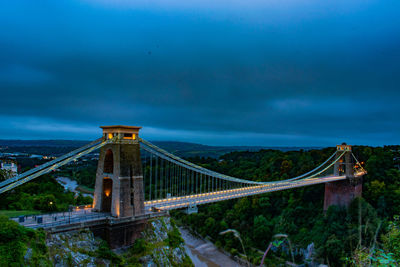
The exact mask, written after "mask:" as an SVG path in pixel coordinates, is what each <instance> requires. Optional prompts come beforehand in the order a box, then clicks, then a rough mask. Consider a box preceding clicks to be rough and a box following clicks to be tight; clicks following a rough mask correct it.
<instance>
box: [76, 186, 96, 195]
mask: <svg viewBox="0 0 400 267" xmlns="http://www.w3.org/2000/svg"><path fill="white" fill-rule="evenodd" d="M76 190H77V191H79V192H82V193H86V194H93V193H94V189H93V188H89V187H87V186H84V185H80V186H78V187H77V188H76Z"/></svg>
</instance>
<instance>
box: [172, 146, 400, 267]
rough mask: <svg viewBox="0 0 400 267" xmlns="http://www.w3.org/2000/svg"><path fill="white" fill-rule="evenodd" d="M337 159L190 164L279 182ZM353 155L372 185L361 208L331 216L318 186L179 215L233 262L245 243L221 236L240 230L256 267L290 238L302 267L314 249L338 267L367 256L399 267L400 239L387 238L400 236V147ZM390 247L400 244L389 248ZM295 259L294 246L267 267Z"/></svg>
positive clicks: (317, 155) (308, 155)
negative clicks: (281, 236)
mask: <svg viewBox="0 0 400 267" xmlns="http://www.w3.org/2000/svg"><path fill="white" fill-rule="evenodd" d="M333 151H334V149H333V148H331V149H323V150H311V151H292V152H281V151H274V150H263V151H260V152H232V153H229V154H226V155H224V156H222V157H221V158H220V159H219V160H214V159H212V158H192V159H190V160H191V161H194V162H197V163H199V164H201V165H202V166H204V167H206V168H210V169H213V170H216V171H218V172H221V173H225V174H228V175H231V176H236V177H243V178H246V179H252V180H257V181H272V180H278V179H286V178H289V177H294V176H297V175H300V174H302V173H305V172H307V171H309V170H311V169H312V168H313V167H315V166H317V165H318V164H319V163H321V162H322V161H324V160H325V159H326V158H327V157H329V155H330V154H331V153H333ZM353 152H354V154H355V155H356V157H357V158H358V159H359V160H360V161H361V162H364V166H365V167H366V169H367V170H368V175H367V176H365V177H364V185H363V198H361V199H356V200H355V201H353V203H352V204H351V205H350V207H349V208H348V209H344V208H339V207H331V208H330V209H329V210H328V211H327V213H326V214H324V213H323V211H322V207H323V197H324V185H314V186H310V187H305V188H298V189H292V190H288V191H282V192H274V193H269V194H264V195H260V196H254V197H248V198H242V199H237V200H230V201H223V202H219V203H215V204H211V205H207V206H200V207H199V213H198V214H192V215H183V214H182V213H177V214H176V216H177V217H178V218H179V219H180V220H181V221H183V222H184V223H185V224H187V225H189V226H190V227H191V228H192V229H193V230H195V231H197V232H198V233H199V234H200V235H202V236H209V237H210V238H211V239H212V240H213V241H214V242H215V243H216V244H217V245H218V246H221V247H223V248H224V249H226V250H227V251H229V252H231V253H233V254H239V253H242V249H241V247H240V243H239V242H238V241H237V239H236V238H235V237H234V236H233V235H223V236H221V235H219V233H220V232H221V231H223V230H226V229H228V228H233V229H236V230H237V231H239V232H240V234H241V237H242V239H243V241H244V244H245V247H246V251H247V253H248V254H249V256H250V259H251V261H253V262H254V263H255V264H259V263H260V259H261V256H262V253H261V251H262V252H263V251H264V250H265V249H266V248H267V246H268V244H269V243H270V242H271V241H272V240H273V239H274V237H273V236H274V235H275V234H278V233H285V234H287V235H288V236H289V239H290V240H291V243H292V244H293V246H294V252H295V253H294V254H295V261H296V262H297V263H299V262H302V261H303V257H302V255H301V254H304V253H300V250H299V248H306V247H307V245H309V244H311V243H314V245H315V248H316V252H315V255H314V257H313V259H317V260H318V261H319V262H325V263H329V264H330V265H331V266H342V265H344V264H354V265H356V259H357V257H359V256H360V255H361V253H360V251H367V250H368V253H367V258H369V259H370V260H371V262H372V261H375V263H374V264H376V265H379V264H380V263H379V262H380V260H382V259H385V257H386V258H387V257H392V258H393V260H394V261H397V264H399V263H400V258H399V255H397V254H396V253H395V250H396V248H397V247H396V246H397V245H399V242H398V236H397V239H396V233H398V232H394V233H391V234H390V237H386V239H385V237H384V236H386V235H387V234H388V233H390V231H398V225H397V224H396V225H395V226H393V225H394V224H393V223H392V224H389V221H390V220H391V219H392V218H393V216H394V215H395V214H400V203H399V201H400V171H399V165H398V164H399V163H398V159H399V147H384V148H380V147H378V148H371V147H354V148H353ZM388 225H391V228H390V227H388ZM393 229H397V230H393ZM388 239H391V240H394V241H393V242H392V243H390V242H387V241H385V240H388ZM379 249H381V252H380V250H379ZM288 251H289V249H288V244H286V245H285V244H283V245H282V246H281V248H280V249H275V252H274V253H273V254H269V256H268V257H267V262H268V264H267V265H268V266H273V265H274V264H278V263H279V262H282V260H284V259H285V260H290V255H289V254H290V253H288ZM379 253H381V254H379ZM385 253H386V254H385ZM390 253H394V254H390ZM388 255H389V256H388ZM374 257H375V258H374ZM379 257H380V258H379ZM373 258H374V259H373ZM389 260H390V259H389Z"/></svg>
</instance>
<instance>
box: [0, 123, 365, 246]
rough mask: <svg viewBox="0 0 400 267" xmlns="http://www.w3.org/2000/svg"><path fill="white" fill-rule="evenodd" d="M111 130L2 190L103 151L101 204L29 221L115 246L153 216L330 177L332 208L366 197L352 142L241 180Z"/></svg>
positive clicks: (0, 185) (1, 187)
mask: <svg viewBox="0 0 400 267" xmlns="http://www.w3.org/2000/svg"><path fill="white" fill-rule="evenodd" d="M101 128H102V129H103V136H102V137H101V138H99V139H97V140H95V141H93V142H92V143H90V144H88V145H86V146H84V147H81V148H78V149H76V150H74V151H71V152H70V153H68V154H66V155H64V156H61V157H59V158H57V159H55V160H52V161H49V162H47V163H45V164H43V165H41V166H38V167H36V168H34V169H31V170H29V171H27V172H25V173H22V174H20V175H18V176H16V177H13V178H10V179H8V180H5V181H3V182H0V194H2V193H4V192H7V191H10V190H12V189H14V188H15V187H17V186H19V185H21V184H24V183H26V182H29V181H31V180H32V179H35V178H37V177H39V176H40V175H43V174H45V173H48V172H50V171H52V170H55V169H57V168H59V167H61V166H63V165H65V164H67V163H69V162H71V161H73V160H76V159H78V158H80V157H82V156H83V155H86V154H88V153H91V152H93V151H94V150H96V149H100V154H99V161H98V167H97V173H96V183H95V193H94V200H93V208H91V209H89V210H87V213H86V211H85V213H82V212H80V213H79V212H75V213H74V214H73V218H72V219H71V218H65V216H64V217H63V216H59V218H61V219H58V220H57V222H53V221H48V220H47V221H46V219H44V221H43V222H41V223H38V222H34V223H32V224H28V223H24V225H25V226H27V227H32V228H38V227H41V228H44V229H46V230H47V231H50V232H52V233H55V232H62V231H70V230H76V229H80V228H89V229H91V230H92V231H93V232H94V234H95V235H98V236H100V237H102V238H103V239H105V240H106V241H108V243H109V244H110V246H111V247H112V248H116V247H121V246H127V245H131V244H132V243H133V242H134V240H135V238H137V237H138V236H139V235H140V232H141V231H142V229H143V228H144V227H145V224H146V222H147V220H148V219H149V218H152V217H157V216H161V215H166V214H167V213H168V211H169V210H172V209H186V212H187V213H188V214H190V213H194V212H197V206H198V205H201V204H207V203H213V202H218V201H223V200H228V199H235V198H241V197H246V196H252V195H258V194H264V193H268V192H275V191H281V190H288V189H292V188H297V187H303V186H309V185H314V184H322V183H325V199H324V210H325V211H326V210H327V209H328V207H329V206H331V205H340V206H347V205H348V204H349V203H350V202H351V200H352V199H353V198H355V197H357V196H360V195H361V192H362V176H363V175H364V174H366V171H365V170H364V169H363V168H362V166H361V164H360V163H359V162H358V161H357V159H356V158H355V157H354V155H353V153H352V151H351V146H349V145H346V144H342V145H338V146H337V150H336V151H335V152H334V153H333V154H332V155H331V156H330V157H329V158H328V159H327V160H326V161H324V162H323V163H321V164H320V165H319V166H317V167H316V168H315V169H313V170H310V171H309V172H307V173H305V174H303V175H300V176H297V177H293V178H290V179H285V180H280V179H279V178H277V179H276V180H275V181H270V182H262V181H260V180H258V181H254V180H250V179H245V178H237V177H232V176H228V175H224V174H221V173H217V172H215V171H212V170H208V169H206V168H204V167H201V166H199V165H196V164H193V163H191V162H188V161H186V160H184V159H182V158H179V157H177V156H175V155H173V154H171V153H169V152H167V151H165V150H163V149H161V148H159V147H157V146H155V145H153V144H152V143H150V142H148V141H146V140H144V139H142V138H140V137H139V130H140V129H141V127H133V126H120V125H117V126H103V127H101Z"/></svg>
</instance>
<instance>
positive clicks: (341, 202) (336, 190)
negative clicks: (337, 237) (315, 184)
mask: <svg viewBox="0 0 400 267" xmlns="http://www.w3.org/2000/svg"><path fill="white" fill-rule="evenodd" d="M336 147H337V151H336V158H338V157H340V155H342V153H343V152H344V155H343V156H342V158H341V159H339V160H338V161H337V162H336V163H335V166H334V175H335V176H343V175H344V176H346V179H345V180H341V181H336V182H331V183H326V184H325V196H324V211H327V210H328V208H329V207H330V206H332V205H336V206H344V207H348V206H349V204H350V203H351V201H352V200H353V199H354V198H356V197H359V196H361V193H362V176H358V177H356V176H354V161H353V158H352V155H351V153H352V152H351V146H349V145H346V143H343V144H342V145H338V146H336Z"/></svg>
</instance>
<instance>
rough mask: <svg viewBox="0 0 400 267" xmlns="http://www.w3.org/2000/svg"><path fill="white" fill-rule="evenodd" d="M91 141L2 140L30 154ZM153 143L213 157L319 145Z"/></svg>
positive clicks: (3, 144) (62, 149) (186, 154)
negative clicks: (270, 145) (241, 152)
mask: <svg viewBox="0 0 400 267" xmlns="http://www.w3.org/2000/svg"><path fill="white" fill-rule="evenodd" d="M89 142H90V141H83V140H0V147H1V148H2V151H3V152H22V153H29V154H41V155H49V154H53V153H55V154H63V153H67V152H69V151H71V150H72V149H74V148H77V147H81V146H84V145H85V144H87V143H89ZM152 143H153V144H155V145H157V146H159V147H161V148H163V149H165V150H167V151H168V152H170V153H173V154H176V155H177V156H181V157H196V156H199V157H213V158H218V157H219V156H221V155H224V154H226V153H229V152H232V151H259V150H261V149H275V150H281V151H293V150H300V149H304V150H310V149H318V148H319V147H266V146H208V145H201V144H195V143H187V142H176V141H152Z"/></svg>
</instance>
